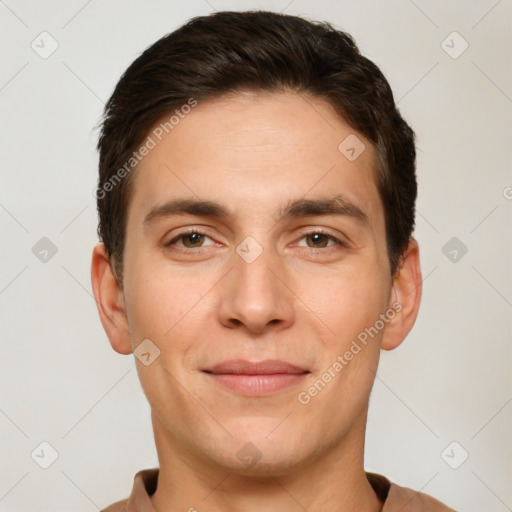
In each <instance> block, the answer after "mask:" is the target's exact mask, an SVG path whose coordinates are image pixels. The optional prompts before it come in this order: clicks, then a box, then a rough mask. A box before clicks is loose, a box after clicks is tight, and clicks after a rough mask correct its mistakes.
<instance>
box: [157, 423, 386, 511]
mask: <svg viewBox="0 0 512 512" xmlns="http://www.w3.org/2000/svg"><path fill="white" fill-rule="evenodd" d="M365 419H366V418H362V419H361V420H362V421H360V422H357V424H356V425H355V426H354V428H353V429H352V430H351V432H350V433H349V434H348V435H347V436H345V437H344V438H343V439H342V440H341V441H340V442H338V444H337V445H335V446H332V447H331V448H330V449H329V450H328V452H327V453H324V454H321V455H319V454H315V455H314V456H312V457H310V460H307V461H303V462H302V463H301V464H300V465H298V466H297V467H294V468H288V469H287V470H286V472H284V473H278V472H272V474H271V473H268V474H267V475H264V476H246V475H242V474H239V473H237V472H235V471H233V470H230V469H229V468H225V467H220V466H218V465H215V464H214V463H211V461H205V460H204V459H200V458H199V457H197V456H195V455H194V454H192V453H190V451H187V450H185V449H183V448H182V447H180V445H179V443H177V442H176V440H175V439H172V436H170V435H169V432H168V431H167V430H166V428H165V427H164V426H163V425H162V423H161V422H160V421H159V419H158V418H157V417H155V416H153V429H154V433H155V442H156V447H157V452H158V458H159V461H160V471H159V476H158V486H157V490H156V492H155V493H154V494H153V495H152V496H151V503H152V505H153V507H154V508H155V509H156V510H157V511H158V512H164V511H165V512H171V511H175V510H176V511H189V512H221V511H222V512H235V511H236V512H256V511H258V512H260V511H261V510H265V511H268V512H283V511H285V512H304V510H307V511H308V512H320V511H325V510H333V511H339V512H342V511H349V510H358V511H360V512H378V511H380V510H381V508H382V503H381V502H380V501H379V499H378V497H377V495H376V494H375V492H374V490H373V489H372V487H371V485H370V483H369V482H368V480H367V478H366V473H365V471H364V467H363V452H364V434H365V431H364V428H365Z"/></svg>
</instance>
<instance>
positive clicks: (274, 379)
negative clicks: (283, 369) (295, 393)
mask: <svg viewBox="0 0 512 512" xmlns="http://www.w3.org/2000/svg"><path fill="white" fill-rule="evenodd" d="M208 375H209V376H210V377H211V378H212V379H213V380H214V381H215V382H216V383H217V384H219V385H221V386H223V387H225V388H228V389H230V390H232V391H234V392H235V393H237V394H239V395H243V396H268V395H272V394H274V393H277V392H279V391H282V390H284V389H286V388H289V387H291V386H296V385H297V384H300V383H301V382H302V381H303V380H304V377H306V375H308V374H307V373H298V374H295V373H273V374H269V375H246V374H234V373H208Z"/></svg>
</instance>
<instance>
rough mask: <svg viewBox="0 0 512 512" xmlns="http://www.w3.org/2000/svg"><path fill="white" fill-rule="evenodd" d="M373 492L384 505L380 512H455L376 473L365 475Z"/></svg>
mask: <svg viewBox="0 0 512 512" xmlns="http://www.w3.org/2000/svg"><path fill="white" fill-rule="evenodd" d="M366 477H367V478H368V481H369V482H370V484H371V486H372V487H373V490H374V491H375V493H376V494H377V496H378V497H379V499H380V500H381V501H382V502H383V503H384V506H383V508H382V512H398V511H400V512H456V511H455V510H454V509H452V508H450V507H447V506H446V505H444V504H443V503H441V502H440V501H439V500H436V499H435V498H433V497H432V496H429V495H428V494H424V493H422V492H418V491H414V490H412V489H409V488H407V487H401V486H399V485H396V484H394V483H392V482H390V481H389V480H388V479H387V478H386V477H385V476H382V475H378V474H377V473H366Z"/></svg>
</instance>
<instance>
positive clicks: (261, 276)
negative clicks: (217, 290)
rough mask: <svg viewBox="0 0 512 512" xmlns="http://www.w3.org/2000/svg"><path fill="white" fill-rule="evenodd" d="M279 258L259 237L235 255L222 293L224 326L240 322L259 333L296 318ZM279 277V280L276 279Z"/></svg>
mask: <svg viewBox="0 0 512 512" xmlns="http://www.w3.org/2000/svg"><path fill="white" fill-rule="evenodd" d="M283 271H284V269H283V267H282V265H280V264H279V258H278V257H276V255H275V253H274V252H273V250H272V249H270V248H264V247H263V246H262V245H261V244H260V243H259V242H258V241H257V240H256V239H255V238H253V237H247V238H246V239H244V240H243V241H242V242H241V243H240V244H239V245H238V246H237V248H236V253H235V254H233V270H232V272H229V274H228V276H226V277H227V281H226V282H225V287H224V289H223V292H222V298H221V307H220V315H221V321H222V323H223V324H224V325H227V326H230V327H233V326H234V325H238V324H240V323H242V324H244V325H245V326H246V327H247V328H248V329H249V330H251V331H254V332H259V331H261V330H262V329H264V328H265V326H266V325H267V324H269V323H271V322H272V323H273V324H275V323H280V324H281V325H285V324H286V325H287V324H289V322H291V321H292V319H293V303H292V294H291V293H290V291H289V290H288V288H287V287H286V286H285V285H284V284H283V282H281V281H282V280H284V276H281V275H280V274H282V273H283ZM276 275H277V276H279V277H276Z"/></svg>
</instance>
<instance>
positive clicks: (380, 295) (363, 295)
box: [297, 267, 389, 350]
mask: <svg viewBox="0 0 512 512" xmlns="http://www.w3.org/2000/svg"><path fill="white" fill-rule="evenodd" d="M311 283H313V285H312V284H311ZM388 288H389V284H388V283H386V282H385V280H384V278H383V276H382V275H381V274H380V273H378V272H376V271H375V270H373V271H372V269H371V267H369V268H357V269H356V268H355V267H352V268H349V267H347V268H344V269H342V270H339V271H337V272H333V273H330V274H325V273H324V274H323V275H318V276H316V278H315V279H313V280H309V279H308V280H305V282H301V283H300V284H299V285H298V288H297V289H298V290H299V291H298V293H297V295H298V296H299V297H300V298H301V301H302V302H303V304H304V305H305V306H306V307H307V308H308V309H309V310H310V311H311V312H312V313H314V315H315V316H316V317H317V318H318V319H320V320H321V321H322V323H323V324H324V325H325V326H326V327H327V332H329V333H330V334H331V335H332V336H329V337H328V340H331V341H330V342H329V341H327V343H329V344H331V343H332V345H334V346H335V348H336V349H338V350H339V349H340V348H342V347H343V346H345V345H346V344H347V343H348V344H350V342H351V341H352V340H353V339H355V338H356V337H357V335H358V334H359V333H360V332H361V331H363V330H364V329H365V328H367V327H369V326H371V325H373V324H374V323H375V321H376V320H377V319H378V318H379V315H380V314H381V313H383V312H384V311H385V309H386V306H387V300H386V299H387V296H388V293H389V289H388ZM309 314H311V313H309Z"/></svg>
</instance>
